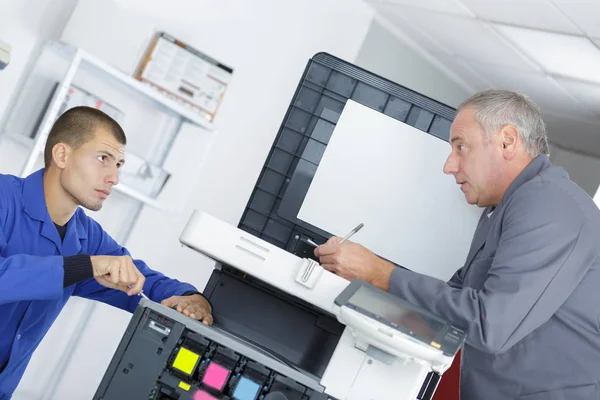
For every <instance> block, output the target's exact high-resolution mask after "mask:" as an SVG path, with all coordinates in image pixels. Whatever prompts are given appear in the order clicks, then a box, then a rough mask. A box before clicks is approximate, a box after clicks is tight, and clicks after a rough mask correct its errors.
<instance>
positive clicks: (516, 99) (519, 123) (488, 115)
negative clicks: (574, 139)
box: [458, 89, 550, 158]
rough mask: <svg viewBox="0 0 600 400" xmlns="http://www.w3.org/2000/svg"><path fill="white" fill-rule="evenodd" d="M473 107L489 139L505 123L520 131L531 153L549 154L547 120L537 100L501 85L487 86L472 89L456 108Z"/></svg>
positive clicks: (534, 154)
mask: <svg viewBox="0 0 600 400" xmlns="http://www.w3.org/2000/svg"><path fill="white" fill-rule="evenodd" d="M467 107H469V108H472V109H473V114H474V116H475V120H477V122H478V123H479V125H481V128H482V129H483V131H484V133H485V136H486V139H487V140H491V138H492V136H494V135H495V134H496V133H498V131H499V130H500V129H502V127H503V126H505V125H513V126H515V127H516V128H517V130H518V131H519V135H520V136H521V140H523V143H524V144H525V149H526V150H527V152H528V153H529V155H530V156H531V157H534V158H535V157H537V156H538V155H540V154H545V155H549V153H550V150H549V147H548V136H547V135H546V124H545V123H544V121H543V120H542V113H541V111H540V108H539V107H538V105H537V104H535V103H534V102H533V101H532V100H531V99H530V98H529V97H528V96H526V95H525V94H522V93H516V92H511V91H508V90H501V89H488V90H485V91H483V92H479V93H475V94H474V95H473V96H471V97H470V98H469V99H467V100H466V101H465V102H464V103H462V104H461V105H460V106H459V107H458V110H459V111H460V110H462V109H464V108H467Z"/></svg>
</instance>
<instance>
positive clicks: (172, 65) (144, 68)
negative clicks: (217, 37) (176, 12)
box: [135, 33, 233, 121]
mask: <svg viewBox="0 0 600 400" xmlns="http://www.w3.org/2000/svg"><path fill="white" fill-rule="evenodd" d="M232 75H233V69H232V68H230V67H228V66H226V65H223V64H221V63H220V62H218V61H216V60H214V59H213V58H211V57H209V56H207V55H205V54H203V53H201V52H200V51H198V50H196V49H194V48H192V47H190V46H188V45H186V44H185V43H182V42H180V41H179V40H176V39H174V38H173V37H171V36H169V35H167V34H166V33H159V34H158V35H157V36H156V38H155V39H154V40H153V41H152V44H151V45H150V47H149V49H148V51H147V53H146V55H145V57H144V59H143V60H142V63H141V64H140V66H139V67H138V70H137V71H136V74H135V78H136V79H138V80H140V81H142V82H146V83H148V84H150V85H151V86H153V87H155V88H156V89H158V90H160V91H161V92H163V93H164V94H165V95H166V96H168V97H169V98H171V99H172V100H175V101H178V102H180V103H182V104H184V105H185V106H187V107H188V108H190V109H192V110H193V111H195V112H197V113H198V114H200V115H202V116H203V117H204V118H206V120H208V121H212V120H213V118H214V116H215V114H216V113H217V110H218V108H219V105H220V103H221V101H222V99H223V96H224V94H225V90H226V89H227V85H228V84H229V82H230V80H231V78H232Z"/></svg>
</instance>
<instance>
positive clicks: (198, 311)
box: [160, 294, 213, 325]
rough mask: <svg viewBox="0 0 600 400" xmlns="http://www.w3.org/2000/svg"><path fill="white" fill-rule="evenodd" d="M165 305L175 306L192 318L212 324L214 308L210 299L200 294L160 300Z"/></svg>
mask: <svg viewBox="0 0 600 400" xmlns="http://www.w3.org/2000/svg"><path fill="white" fill-rule="evenodd" d="M160 304H162V305H163V306H166V307H169V308H174V309H176V310H177V311H179V312H180V313H182V314H185V315H187V316H188V317H190V318H194V319H197V320H198V321H202V323H204V324H205V325H212V323H213V317H212V310H211V308H210V304H208V301H207V300H206V299H205V298H204V297H203V296H200V295H199V294H193V295H191V296H173V297H169V298H168V299H164V300H163V301H161V302H160Z"/></svg>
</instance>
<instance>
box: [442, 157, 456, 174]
mask: <svg viewBox="0 0 600 400" xmlns="http://www.w3.org/2000/svg"><path fill="white" fill-rule="evenodd" d="M444 173H445V174H447V175H456V174H457V173H458V162H457V160H456V157H454V155H453V154H450V155H449V156H448V158H447V159H446V162H445V163H444Z"/></svg>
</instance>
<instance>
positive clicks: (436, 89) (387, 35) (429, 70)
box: [355, 20, 471, 107]
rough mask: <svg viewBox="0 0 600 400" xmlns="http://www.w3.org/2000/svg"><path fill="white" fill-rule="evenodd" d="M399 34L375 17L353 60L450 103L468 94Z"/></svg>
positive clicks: (395, 80) (468, 93) (419, 91)
mask: <svg viewBox="0 0 600 400" xmlns="http://www.w3.org/2000/svg"><path fill="white" fill-rule="evenodd" d="M398 34H400V33H399V32H397V31H394V32H392V31H390V30H389V29H388V28H387V26H384V25H382V23H381V22H379V21H377V20H374V21H373V22H372V24H371V28H370V29H369V32H368V34H367V36H366V38H365V41H364V43H363V46H362V47H361V49H360V52H359V53H358V56H357V57H356V61H355V62H356V64H357V65H359V66H361V67H363V68H365V69H367V70H369V71H372V72H374V73H376V74H379V75H381V76H382V77H384V78H387V79H389V80H391V81H393V82H396V83H398V84H400V85H402V86H405V87H407V88H409V89H412V90H414V91H415V92H418V93H422V94H424V95H426V96H428V97H431V98H433V99H435V100H437V101H439V102H441V103H444V104H448V105H450V106H451V107H458V105H459V104H460V103H461V102H463V101H464V100H466V99H467V98H468V97H469V95H470V94H471V93H470V92H469V90H467V89H466V88H465V87H463V86H462V85H461V84H459V83H457V82H456V81H455V80H454V79H452V78H450V77H449V76H448V75H446V73H445V72H443V71H442V70H441V69H440V68H439V63H437V64H436V63H433V62H432V61H430V60H429V59H428V58H426V57H425V56H424V55H423V53H422V52H419V51H417V50H416V49H415V48H413V47H412V46H410V45H409V44H407V43H406V42H405V41H404V40H402V39H400V38H399V37H398V36H397V35H398Z"/></svg>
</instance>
